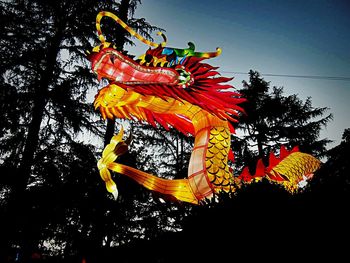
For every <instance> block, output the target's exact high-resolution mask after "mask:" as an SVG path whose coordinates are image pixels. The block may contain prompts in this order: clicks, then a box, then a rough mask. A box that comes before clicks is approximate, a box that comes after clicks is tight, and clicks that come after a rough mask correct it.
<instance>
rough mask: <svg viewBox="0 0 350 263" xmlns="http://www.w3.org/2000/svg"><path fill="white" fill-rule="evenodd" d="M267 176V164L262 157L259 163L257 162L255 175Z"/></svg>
mask: <svg viewBox="0 0 350 263" xmlns="http://www.w3.org/2000/svg"><path fill="white" fill-rule="evenodd" d="M263 176H265V165H264V163H263V160H262V159H259V160H258V163H257V164H256V171H255V175H254V177H263Z"/></svg>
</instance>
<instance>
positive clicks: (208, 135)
mask: <svg viewBox="0 0 350 263" xmlns="http://www.w3.org/2000/svg"><path fill="white" fill-rule="evenodd" d="M105 16H107V17H110V18H112V19H114V20H115V21H116V22H117V23H119V24H120V25H121V26H122V27H124V28H125V29H126V30H127V31H128V32H129V33H130V34H131V35H133V36H135V37H136V38H138V39H139V40H140V41H142V42H143V43H145V44H147V45H149V46H152V47H154V48H153V49H151V48H150V49H149V50H148V51H147V52H146V53H145V54H144V55H143V56H141V57H140V58H139V59H138V60H133V59H131V58H130V57H128V56H127V55H125V54H123V53H121V52H119V51H117V50H116V49H115V48H113V47H112V44H110V43H108V42H106V41H105V38H104V37H103V34H102V31H101V25H100V22H101V19H102V18H103V17H105ZM96 27H97V32H98V35H99V39H100V41H101V45H100V46H97V47H95V48H94V49H93V52H92V53H91V54H90V60H91V63H92V69H93V71H94V72H95V73H96V74H97V76H98V78H99V79H101V78H105V79H107V80H108V81H109V85H107V86H106V87H104V88H102V89H101V90H100V91H99V92H98V94H97V95H96V97H95V102H94V105H95V107H96V108H98V109H99V110H100V112H101V114H102V117H103V118H110V119H113V118H124V119H137V120H139V121H146V122H148V123H150V124H152V125H154V126H156V124H157V123H158V124H160V125H161V126H163V127H164V128H165V129H169V126H172V127H174V128H176V129H178V130H180V131H181V132H183V133H184V134H186V135H192V136H194V138H195V141H194V148H193V151H192V154H191V159H190V163H189V167H188V177H187V178H185V179H177V180H169V179H163V178H159V177H157V176H155V175H151V174H148V173H145V172H143V171H140V170H138V169H135V168H132V167H129V166H126V165H123V164H120V163H117V162H116V159H117V158H118V156H120V155H121V154H123V153H124V152H125V151H126V149H127V144H126V142H124V141H123V131H122V130H121V131H120V133H119V134H118V135H115V136H114V137H113V138H112V140H111V142H110V144H108V145H107V146H106V147H105V149H104V151H103V154H102V158H101V159H100V160H99V162H98V168H99V170H100V174H101V177H102V179H103V180H104V181H105V183H106V186H107V190H108V191H109V192H111V193H113V194H114V195H115V196H116V195H117V187H116V185H115V183H114V181H113V179H112V177H111V173H110V170H112V171H115V172H118V173H121V174H124V175H126V176H129V177H130V178H132V179H133V180H135V181H136V182H138V183H139V184H141V185H143V186H144V187H146V188H148V189H150V190H152V191H156V192H159V193H161V194H163V195H166V196H167V197H170V198H172V199H176V200H180V201H185V202H189V203H193V204H198V203H199V202H200V201H201V200H203V199H205V198H211V197H212V196H213V195H214V194H215V193H218V192H220V191H225V192H234V191H236V189H237V187H239V186H240V185H241V184H242V183H250V182H253V181H256V180H260V179H261V178H263V177H265V178H267V179H268V180H270V181H273V182H277V183H280V184H282V185H284V186H285V187H286V188H287V189H288V190H290V191H291V192H293V191H295V190H296V189H298V188H299V187H300V186H301V185H302V183H303V182H305V181H306V180H308V179H309V178H311V177H312V174H313V173H314V172H315V170H317V169H318V167H319V165H320V162H319V161H318V160H317V159H315V158H314V157H312V156H311V155H308V154H305V153H301V152H299V151H298V150H297V149H296V148H295V149H293V150H291V151H287V150H286V149H285V148H284V147H282V148H281V151H280V156H279V157H276V156H275V155H274V154H273V153H271V154H270V162H269V165H268V166H265V165H264V164H263V162H262V161H261V160H260V161H258V165H257V169H256V173H255V174H254V175H251V174H250V173H249V171H248V169H244V170H243V172H242V174H241V175H240V176H234V175H233V173H232V171H230V168H229V165H228V160H229V159H232V160H233V154H232V151H231V145H230V144H231V134H232V133H233V132H234V129H233V126H232V125H231V123H232V122H237V117H238V116H239V114H240V112H243V109H242V108H241V107H240V106H239V104H240V103H241V102H243V101H244V99H243V98H241V97H240V95H239V94H238V93H236V92H234V91H232V87H231V86H230V85H228V84H226V83H227V82H228V81H229V80H231V79H230V78H225V77H221V76H218V75H219V74H218V72H217V71H216V69H217V68H215V67H212V66H210V65H209V64H206V63H204V62H203V60H205V59H208V58H211V57H215V56H218V55H219V54H220V53H221V49H219V48H217V50H216V51H215V52H195V51H194V50H195V46H194V44H193V43H189V44H188V45H189V48H187V49H177V48H169V47H166V38H165V36H164V35H163V34H162V33H161V34H160V35H162V36H163V39H164V42H162V43H161V44H156V43H153V42H150V41H148V40H146V39H144V38H143V37H142V36H140V35H138V34H137V33H136V32H135V31H133V30H132V29H131V28H129V27H128V26H127V25H126V24H125V23H124V22H122V21H121V20H120V19H119V18H118V17H117V16H115V15H114V14H112V13H109V12H100V13H99V14H98V16H97V19H96Z"/></svg>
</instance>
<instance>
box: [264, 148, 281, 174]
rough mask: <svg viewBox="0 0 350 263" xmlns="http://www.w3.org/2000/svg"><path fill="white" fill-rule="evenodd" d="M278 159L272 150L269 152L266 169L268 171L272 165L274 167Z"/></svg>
mask: <svg viewBox="0 0 350 263" xmlns="http://www.w3.org/2000/svg"><path fill="white" fill-rule="evenodd" d="M279 162H280V160H279V159H278V158H277V157H276V155H275V154H274V153H273V152H270V155H269V167H267V171H268V172H270V171H271V169H272V168H273V167H275V166H276V165H277V164H278V163H279Z"/></svg>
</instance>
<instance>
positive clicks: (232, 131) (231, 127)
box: [228, 122, 236, 134]
mask: <svg viewBox="0 0 350 263" xmlns="http://www.w3.org/2000/svg"><path fill="white" fill-rule="evenodd" d="M228 127H229V128H230V132H231V133H232V134H234V133H236V131H235V127H233V125H232V124H231V122H228Z"/></svg>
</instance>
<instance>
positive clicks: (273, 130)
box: [233, 70, 332, 163]
mask: <svg viewBox="0 0 350 263" xmlns="http://www.w3.org/2000/svg"><path fill="white" fill-rule="evenodd" d="M239 92H240V93H241V94H242V95H243V97H245V98H246V99H247V101H246V102H245V103H243V104H242V107H243V108H244V110H245V114H243V115H242V116H241V118H240V121H239V123H238V126H237V128H238V130H241V131H243V132H244V134H243V135H242V136H240V137H239V138H237V139H238V140H239V141H238V143H236V144H237V147H235V144H233V146H234V147H235V149H237V150H238V152H239V153H238V154H237V157H238V158H237V159H238V163H239V162H240V160H244V161H245V162H247V161H248V162H249V160H254V159H256V158H255V156H256V155H257V156H258V157H259V158H261V157H264V156H266V155H267V154H268V152H269V151H271V150H275V151H276V150H277V149H278V148H279V147H280V145H281V144H284V145H287V146H289V147H293V146H296V145H298V146H299V147H300V149H301V150H302V151H304V152H307V153H312V154H314V155H316V156H322V155H324V154H325V152H326V145H327V143H329V142H330V141H329V140H327V139H321V140H320V139H319V134H320V131H321V129H322V127H324V126H326V124H327V123H328V122H329V121H330V120H331V119H332V114H328V115H326V116H324V114H325V113H326V111H327V110H328V109H327V108H314V107H313V106H312V103H311V98H310V97H309V98H307V99H306V101H305V102H303V101H302V100H301V99H299V98H298V96H297V95H289V96H285V95H284V94H283V88H277V87H273V88H272V91H271V88H270V83H269V82H266V81H265V80H264V79H263V78H262V77H261V76H260V74H259V73H258V72H256V71H252V70H251V71H250V72H249V81H243V89H241V90H239Z"/></svg>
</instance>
